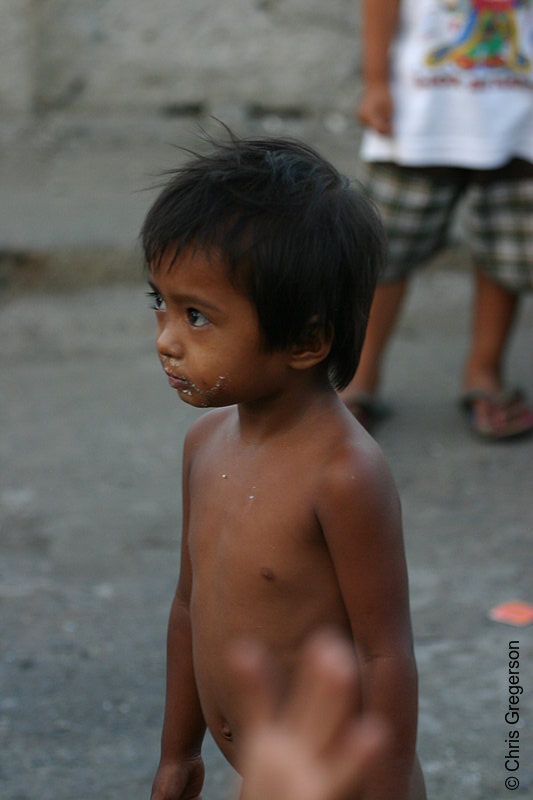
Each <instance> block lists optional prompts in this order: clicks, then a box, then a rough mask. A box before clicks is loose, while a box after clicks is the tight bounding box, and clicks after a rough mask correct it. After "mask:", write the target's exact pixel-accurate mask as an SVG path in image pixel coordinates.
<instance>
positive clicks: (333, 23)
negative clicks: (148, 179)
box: [0, 0, 358, 114]
mask: <svg viewBox="0 0 533 800" xmlns="http://www.w3.org/2000/svg"><path fill="white" fill-rule="evenodd" d="M357 17H358V13H357V2H356V0H327V2H324V0H150V2H146V0H1V2H0V53H1V55H0V59H1V61H0V66H1V69H0V108H1V110H2V113H4V114H6V113H7V114H30V113H34V112H54V111H72V112H80V111H85V112H91V113H96V114H107V113H117V112H118V113H124V112H128V113H131V112H139V111H142V112H143V113H150V114H159V113H163V114H166V113H179V112H180V111H182V112H183V111H188V110H190V109H196V110H202V111H207V112H210V113H212V112H215V113H216V112H218V111H219V109H220V108H223V109H224V108H225V107H227V106H228V105H236V106H240V107H242V108H245V109H251V110H252V112H253V111H254V110H257V107H259V108H262V107H266V108H274V109H278V110H281V111H284V112H291V111H294V110H296V111H298V112H300V113H306V112H315V111H316V110H317V109H318V110H324V109H336V110H339V109H340V110H344V111H348V110H349V109H350V108H351V106H352V104H353V98H354V74H355V73H356V70H357V57H356V47H355V35H356V31H357Z"/></svg>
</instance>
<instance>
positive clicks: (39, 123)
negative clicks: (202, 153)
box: [0, 0, 360, 283]
mask: <svg viewBox="0 0 533 800" xmlns="http://www.w3.org/2000/svg"><path fill="white" fill-rule="evenodd" d="M358 18H359V4H358V0H327V2H325V0H149V2H148V1H147V0H0V207H1V209H2V213H1V214H0V262H1V261H2V253H15V254H17V257H18V256H19V255H20V253H21V252H22V253H27V252H33V251H43V250H44V251H46V252H49V251H50V250H54V249H55V250H57V249H58V248H59V249H61V248H77V249H79V248H86V247H97V248H102V247H103V248H109V247H111V248H116V247H119V248H128V247H130V246H131V244H132V242H134V241H135V238H136V235H137V232H138V229H139V226H140V224H141V222H142V219H143V216H144V214H145V212H146V209H147V207H148V204H149V201H150V196H149V195H147V193H146V192H143V191H142V190H143V189H145V188H146V187H147V186H150V185H152V184H153V182H154V178H153V176H154V175H156V174H158V173H159V172H160V171H161V170H162V169H165V168H167V167H169V166H175V164H176V159H177V158H179V157H180V155H179V151H176V149H175V148H173V147H172V146H171V145H173V144H177V145H182V146H191V145H193V146H194V144H195V143H197V137H198V125H199V124H200V125H202V126H205V127H207V128H208V129H212V130H213V129H214V130H215V131H216V126H215V123H214V122H213V120H212V117H213V116H214V117H216V118H218V119H220V120H222V121H223V122H225V123H227V124H229V125H230V126H231V127H232V128H233V129H234V130H235V131H236V132H237V133H240V134H248V133H250V134H256V133H259V134H262V133H265V132H266V133H275V134H282V135H283V134H284V135H291V136H298V137H300V138H302V139H305V140H306V141H309V142H310V143H311V144H314V145H315V146H317V147H318V148H319V149H321V151H322V152H324V154H325V155H326V156H328V157H330V158H331V159H332V160H333V161H335V163H336V164H337V166H339V167H340V168H341V169H343V170H344V171H345V172H348V174H354V173H355V171H356V168H357V167H356V163H357V141H358V136H359V133H360V131H359V128H358V126H357V125H356V123H355V121H354V119H353V109H354V106H355V103H356V96H357V84H358V71H359V47H358ZM16 263H17V264H20V260H18V261H16ZM31 263H34V262H33V261H31ZM1 271H2V265H1V263H0V273H1ZM0 283H1V274H0Z"/></svg>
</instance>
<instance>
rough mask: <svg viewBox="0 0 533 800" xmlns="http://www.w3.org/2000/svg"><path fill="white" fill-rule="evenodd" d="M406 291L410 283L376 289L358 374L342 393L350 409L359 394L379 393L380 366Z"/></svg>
mask: <svg viewBox="0 0 533 800" xmlns="http://www.w3.org/2000/svg"><path fill="white" fill-rule="evenodd" d="M406 288H407V281H405V280H401V281H394V282H393V283H384V284H381V285H380V286H378V287H377V289H376V293H375V295H374V301H373V303H372V308H371V311H370V318H369V320H368V328H367V331H366V338H365V343H364V346H363V352H362V353H361V360H360V362H359V366H358V368H357V372H356V374H355V377H354V378H353V380H352V381H351V382H350V383H349V384H348V386H347V387H346V389H344V390H343V391H342V392H341V397H342V399H343V400H344V402H345V403H346V405H347V406H348V407H349V408H350V406H351V401H355V400H356V398H357V395H358V394H361V393H365V394H369V395H373V394H375V393H376V391H377V388H378V385H379V380H380V374H381V363H382V360H383V356H384V353H385V349H386V347H387V344H388V342H389V339H390V337H391V335H392V332H393V330H394V328H395V325H396V321H397V319H398V315H399V313H400V310H401V307H402V303H403V298H404V295H405V290H406Z"/></svg>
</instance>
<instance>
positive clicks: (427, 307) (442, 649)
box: [0, 254, 533, 800]
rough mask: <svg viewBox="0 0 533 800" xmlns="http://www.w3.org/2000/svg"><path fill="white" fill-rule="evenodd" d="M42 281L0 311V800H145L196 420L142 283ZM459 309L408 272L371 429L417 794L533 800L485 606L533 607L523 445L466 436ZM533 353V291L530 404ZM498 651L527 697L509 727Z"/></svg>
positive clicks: (526, 667) (442, 275)
mask: <svg viewBox="0 0 533 800" xmlns="http://www.w3.org/2000/svg"><path fill="white" fill-rule="evenodd" d="M452 256H453V254H452ZM452 256H451V257H450V258H451V260H452V261H453V260H454V259H453V257H452ZM94 267H95V269H97V270H98V269H99V270H100V273H99V274H102V273H103V274H104V275H105V268H103V267H102V264H94ZM42 283H43V282H41V284H42ZM41 284H40V283H39V281H35V282H33V283H32V282H31V281H29V282H28V283H27V285H25V286H24V287H22V288H20V287H18V288H16V290H15V289H13V290H11V291H7V292H5V293H4V295H3V298H2V301H1V305H0V340H1V342H2V345H1V350H0V394H1V403H0V426H1V432H0V433H1V435H0V462H1V471H2V472H1V477H0V503H1V506H0V524H1V540H0V555H1V559H0V610H1V617H0V625H1V629H0V641H1V645H0V682H1V693H0V797H1V798H2V800H89V799H91V800H92V798H105V800H126V798H128V800H130V799H131V798H147V797H148V796H149V787H150V783H151V778H152V775H153V771H154V768H155V765H156V762H157V758H158V747H159V734H160V724H161V716H162V707H163V693H164V668H165V665H164V661H165V657H164V649H165V633H166V621H167V614H168V608H169V603H170V600H171V596H172V593H173V590H174V586H175V581H176V576H177V571H178V558H179V555H178V553H179V550H178V545H179V518H180V494H179V485H180V463H181V447H182V441H183V437H184V434H185V432H186V430H187V428H188V426H189V425H190V423H191V422H192V420H193V419H194V418H195V416H196V414H197V413H198V412H196V411H194V410H192V409H190V408H189V407H187V406H186V405H183V404H180V403H179V401H178V402H177V401H176V396H175V393H174V392H172V391H169V388H168V385H167V383H166V380H165V378H164V375H163V374H162V371H161V369H160V367H159V364H158V362H157V358H156V356H155V350H154V320H153V316H152V313H151V312H150V311H149V309H148V302H147V300H146V298H145V297H144V291H145V288H144V286H143V285H142V284H141V283H140V282H137V281H131V282H128V283H124V284H122V283H120V282H119V283H115V284H112V285H111V284H110V285H105V283H104V281H103V280H102V281H101V282H98V285H96V286H92V287H90V288H84V289H79V290H76V291H75V290H74V289H73V288H72V287H71V289H70V291H59V290H56V289H54V290H50V289H48V290H45V289H43V290H42V291H36V290H35V286H39V285H41ZM44 284H46V281H44ZM51 285H55V284H54V283H53V282H52V284H51ZM32 286H33V287H34V288H32ZM469 297H470V278H469V275H468V273H467V272H462V271H458V270H454V271H447V270H443V269H440V268H433V269H431V270H429V271H428V272H426V273H425V274H424V275H421V276H420V277H418V279H417V280H416V281H415V283H414V286H413V291H412V293H411V295H410V297H409V300H408V303H407V307H406V309H405V313H404V315H403V318H402V321H401V324H400V328H399V331H398V335H397V336H396V338H395V340H394V342H393V344H392V347H391V349H390V352H389V356H388V360H387V370H386V380H385V384H384V387H383V388H384V397H385V399H386V400H387V401H389V402H390V403H391V404H392V405H393V409H394V413H393V415H392V416H391V417H390V418H389V419H388V420H387V421H386V422H384V423H383V425H382V427H381V428H380V429H379V430H378V431H377V433H376V438H377V439H378V441H379V443H380V445H381V447H382V448H383V450H384V452H385V455H386V457H387V459H388V461H389V463H390V465H391V467H392V470H393V473H394V475H395V478H396V481H397V483H398V486H399V490H400V494H401V497H402V503H403V514H404V528H405V540H406V548H407V554H408V563H409V571H410V583H411V603H412V614H413V623H414V631H415V640H416V654H417V660H418V667H419V673H420V727H419V750H420V755H421V759H422V762H423V767H424V771H425V775H426V781H427V785H428V790H429V797H430V798H435V800H457V798H461V800H474V799H475V798H476V799H477V798H480V799H481V798H483V800H487V798H494V799H495V800H505V799H506V798H511V797H513V796H515V797H529V796H532V794H533V658H532V652H533V647H532V644H533V627H531V626H529V627H525V628H516V627H511V626H508V625H504V624H501V623H497V622H493V621H492V620H490V619H489V618H488V612H489V610H490V609H491V608H492V607H493V606H495V605H497V604H499V603H501V602H503V601H506V600H511V599H522V600H525V601H529V602H530V603H533V580H532V578H533V547H532V532H533V524H532V523H533V501H532V493H533V492H532V490H533V480H532V464H533V439H529V440H524V441H520V442H516V443H514V444H507V445H491V444H487V443H485V442H483V441H479V440H477V439H475V438H474V437H473V436H472V435H471V434H470V433H469V431H468V429H467V427H466V425H465V420H464V419H463V417H462V415H461V413H460V410H459V408H458V404H457V396H458V392H459V384H460V374H461V366H462V361H463V358H464V355H465V352H466V345H467V336H468V325H469V322H468V312H469ZM532 341H533V304H532V299H531V298H528V299H526V301H525V302H524V305H523V308H522V313H521V315H520V318H519V320H518V324H517V327H516V331H515V335H514V338H513V342H512V346H511V349H510V352H509V359H508V380H509V382H510V383H511V384H513V385H514V384H520V385H521V386H523V387H524V388H525V389H526V390H527V391H528V392H529V395H530V396H531V397H533V370H532V368H531V367H532V364H533V358H532ZM510 642H516V643H517V644H516V645H513V647H514V649H518V650H519V656H520V657H519V679H520V686H521V687H523V694H520V695H519V700H520V704H519V712H520V714H519V716H520V719H519V722H518V723H517V724H513V725H510V723H509V722H506V720H505V714H506V710H507V709H508V707H509V698H510V683H509V643H510ZM511 729H513V730H518V731H519V745H520V747H519V758H518V762H519V764H518V770H516V771H514V772H511V771H509V769H507V768H506V766H505V762H506V756H507V754H508V748H509V742H506V739H508V733H509V730H511ZM205 754H206V760H207V771H208V778H207V784H206V790H205V798H206V800H225V798H229V797H232V796H233V780H232V776H231V773H230V771H229V770H228V768H227V767H226V766H225V764H224V762H223V760H222V758H221V757H220V756H219V755H218V754H217V753H216V751H215V748H214V746H213V745H212V743H211V742H210V741H208V742H207V744H206V748H205ZM508 778H518V779H519V787H518V788H517V789H516V790H511V789H508V788H506V785H505V781H506V779H508Z"/></svg>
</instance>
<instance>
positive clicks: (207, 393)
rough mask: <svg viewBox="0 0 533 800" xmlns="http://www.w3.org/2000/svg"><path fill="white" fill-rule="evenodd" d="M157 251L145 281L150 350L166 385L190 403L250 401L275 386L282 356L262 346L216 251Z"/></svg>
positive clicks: (246, 304)
mask: <svg viewBox="0 0 533 800" xmlns="http://www.w3.org/2000/svg"><path fill="white" fill-rule="evenodd" d="M173 255H174V254H173V252H169V253H167V254H165V256H164V257H163V258H162V260H161V264H160V266H159V268H158V269H157V272H156V273H155V274H154V273H152V277H151V280H150V285H151V287H152V292H151V295H152V296H153V299H154V308H155V312H156V317H157V352H158V355H159V359H160V361H161V365H162V367H163V369H164V370H165V372H166V374H167V376H168V380H169V383H170V385H171V386H172V387H173V388H174V389H176V391H177V392H178V394H179V396H180V398H181V399H182V400H185V402H186V403H189V404H190V405H192V406H196V407H208V406H227V405H231V404H233V403H242V402H252V401H255V400H259V399H262V398H266V397H268V396H269V395H272V394H274V393H276V392H277V391H279V390H280V389H281V388H282V386H283V384H284V381H285V379H286V373H287V370H288V366H287V362H288V356H287V354H286V353H284V352H282V351H275V352H273V353H272V352H269V351H267V350H266V348H265V346H264V343H263V337H262V334H261V330H260V327H259V322H258V317H257V312H256V310H255V307H254V306H253V304H252V303H251V301H250V300H249V299H248V298H247V297H246V296H245V295H244V294H242V293H241V292H239V291H237V289H236V288H235V287H234V286H233V284H232V283H231V281H230V278H229V275H228V268H227V266H226V265H225V264H224V263H223V262H221V261H220V260H219V259H218V258H217V256H215V255H210V256H208V255H207V254H206V253H205V252H204V251H202V250H193V249H192V248H189V249H187V250H185V251H184V252H183V253H181V254H180V256H179V258H178V259H177V260H176V261H175V263H173V264H171V262H172V257H173Z"/></svg>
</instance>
